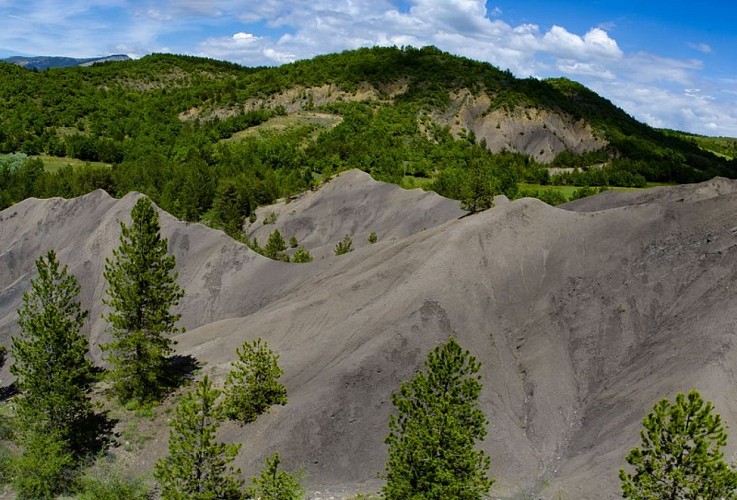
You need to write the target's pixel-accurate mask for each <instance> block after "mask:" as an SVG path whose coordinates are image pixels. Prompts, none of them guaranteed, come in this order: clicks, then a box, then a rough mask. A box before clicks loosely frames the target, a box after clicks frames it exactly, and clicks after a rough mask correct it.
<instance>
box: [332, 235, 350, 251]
mask: <svg viewBox="0 0 737 500" xmlns="http://www.w3.org/2000/svg"><path fill="white" fill-rule="evenodd" d="M352 251H353V240H352V239H351V237H350V236H349V235H347V234H346V235H345V238H343V241H341V242H339V243H338V244H337V245H335V248H334V249H333V253H334V254H335V255H344V254H347V253H348V252H352Z"/></svg>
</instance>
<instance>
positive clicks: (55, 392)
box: [10, 251, 93, 452]
mask: <svg viewBox="0 0 737 500" xmlns="http://www.w3.org/2000/svg"><path fill="white" fill-rule="evenodd" d="M36 269H37V271H38V277H37V278H35V279H34V280H33V281H32V282H31V290H30V291H29V292H27V293H25V294H24V295H23V305H22V306H21V308H20V309H19V310H18V326H20V330H21V333H20V335H18V336H16V337H14V338H13V344H12V354H13V360H14V361H13V365H12V366H11V368H10V371H11V373H12V374H13V375H15V376H16V384H17V386H18V390H19V392H20V397H18V398H17V399H16V414H17V418H16V425H17V428H18V429H17V431H18V435H19V438H20V441H21V444H23V445H24V446H25V442H26V441H27V440H28V439H31V438H32V437H33V436H35V435H36V434H48V435H54V436H56V437H57V438H58V439H60V446H61V448H62V449H63V450H64V451H65V452H67V451H69V452H72V451H75V452H78V451H81V450H80V448H81V446H82V442H83V440H84V436H85V434H86V432H85V431H86V430H87V429H85V422H86V420H87V419H88V418H89V417H90V416H91V415H92V405H91V403H90V399H89V396H88V395H87V391H88V390H89V386H90V384H91V383H92V381H93V375H92V365H91V363H90V361H89V360H88V359H86V358H85V354H86V353H87V339H86V338H85V337H83V336H82V335H81V334H80V329H81V328H82V325H83V324H84V321H85V318H87V314H88V313H87V311H83V310H82V307H81V305H80V303H79V302H78V301H77V300H76V299H77V296H78V295H79V293H80V286H79V283H78V282H77V279H76V278H75V277H74V276H73V275H70V274H68V271H67V267H66V266H64V267H63V268H60V265H59V261H58V260H57V258H56V254H55V253H54V252H53V251H49V252H48V253H47V254H46V256H45V257H41V258H39V259H38V260H37V261H36Z"/></svg>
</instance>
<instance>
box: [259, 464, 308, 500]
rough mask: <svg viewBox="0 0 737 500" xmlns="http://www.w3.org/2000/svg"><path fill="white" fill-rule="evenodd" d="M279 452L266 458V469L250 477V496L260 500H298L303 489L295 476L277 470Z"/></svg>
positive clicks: (302, 496) (302, 495)
mask: <svg viewBox="0 0 737 500" xmlns="http://www.w3.org/2000/svg"><path fill="white" fill-rule="evenodd" d="M280 463H281V461H280V460H279V454H278V453H274V456H273V457H271V458H268V457H267V458H266V469H264V470H263V471H261V474H259V476H258V477H254V478H252V479H251V488H250V489H249V492H248V493H249V495H250V498H259V499H261V500H300V499H302V498H304V495H305V493H304V489H303V488H302V485H301V484H300V483H299V479H297V478H296V477H295V476H293V475H291V474H289V473H288V472H284V471H283V470H279V464H280Z"/></svg>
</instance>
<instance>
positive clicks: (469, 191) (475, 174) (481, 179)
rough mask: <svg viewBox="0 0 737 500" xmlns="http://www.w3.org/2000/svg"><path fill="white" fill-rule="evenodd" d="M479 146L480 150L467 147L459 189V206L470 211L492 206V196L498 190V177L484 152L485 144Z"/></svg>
mask: <svg viewBox="0 0 737 500" xmlns="http://www.w3.org/2000/svg"><path fill="white" fill-rule="evenodd" d="M481 148H482V151H479V150H478V149H477V148H470V149H469V152H468V155H469V156H468V159H467V163H466V169H465V172H466V175H465V182H464V183H463V188H462V191H461V193H462V194H461V207H462V208H463V209H464V210H468V211H469V212H471V213H474V212H479V211H481V210H486V209H488V208H491V207H492V206H494V196H495V195H496V194H497V192H498V191H499V187H498V184H499V179H498V176H497V175H495V172H494V164H493V163H492V162H491V161H489V158H490V157H489V155H488V154H486V151H485V150H486V144H485V143H484V144H482V146H481Z"/></svg>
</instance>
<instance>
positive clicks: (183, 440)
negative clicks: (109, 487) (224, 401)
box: [154, 376, 242, 500]
mask: <svg viewBox="0 0 737 500" xmlns="http://www.w3.org/2000/svg"><path fill="white" fill-rule="evenodd" d="M219 395H220V391H218V390H217V389H215V388H213V386H212V383H211V382H210V379H209V378H208V377H207V376H205V377H204V378H203V379H202V380H201V381H200V382H199V383H198V384H197V387H196V388H195V390H194V391H192V392H190V393H188V394H187V395H186V396H185V397H184V399H182V401H181V402H180V403H179V405H178V406H177V408H176V412H175V416H174V420H173V421H172V423H171V430H170V432H169V455H168V456H167V457H165V458H163V459H161V460H159V461H158V462H157V463H156V471H155V472H154V477H155V478H156V480H157V481H158V482H159V484H160V485H161V492H162V496H163V498H164V500H186V499H193V500H210V499H215V498H217V499H236V498H241V495H242V494H241V491H240V487H241V484H242V481H241V480H240V479H238V478H237V476H238V474H240V470H235V469H233V467H232V466H231V465H230V463H231V462H232V461H233V459H234V458H235V457H236V455H238V450H239V449H240V444H225V443H219V442H217V441H216V440H215V434H216V433H217V430H218V427H219V426H220V421H219V420H218V413H219V412H218V409H217V406H216V400H217V398H218V396H219Z"/></svg>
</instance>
